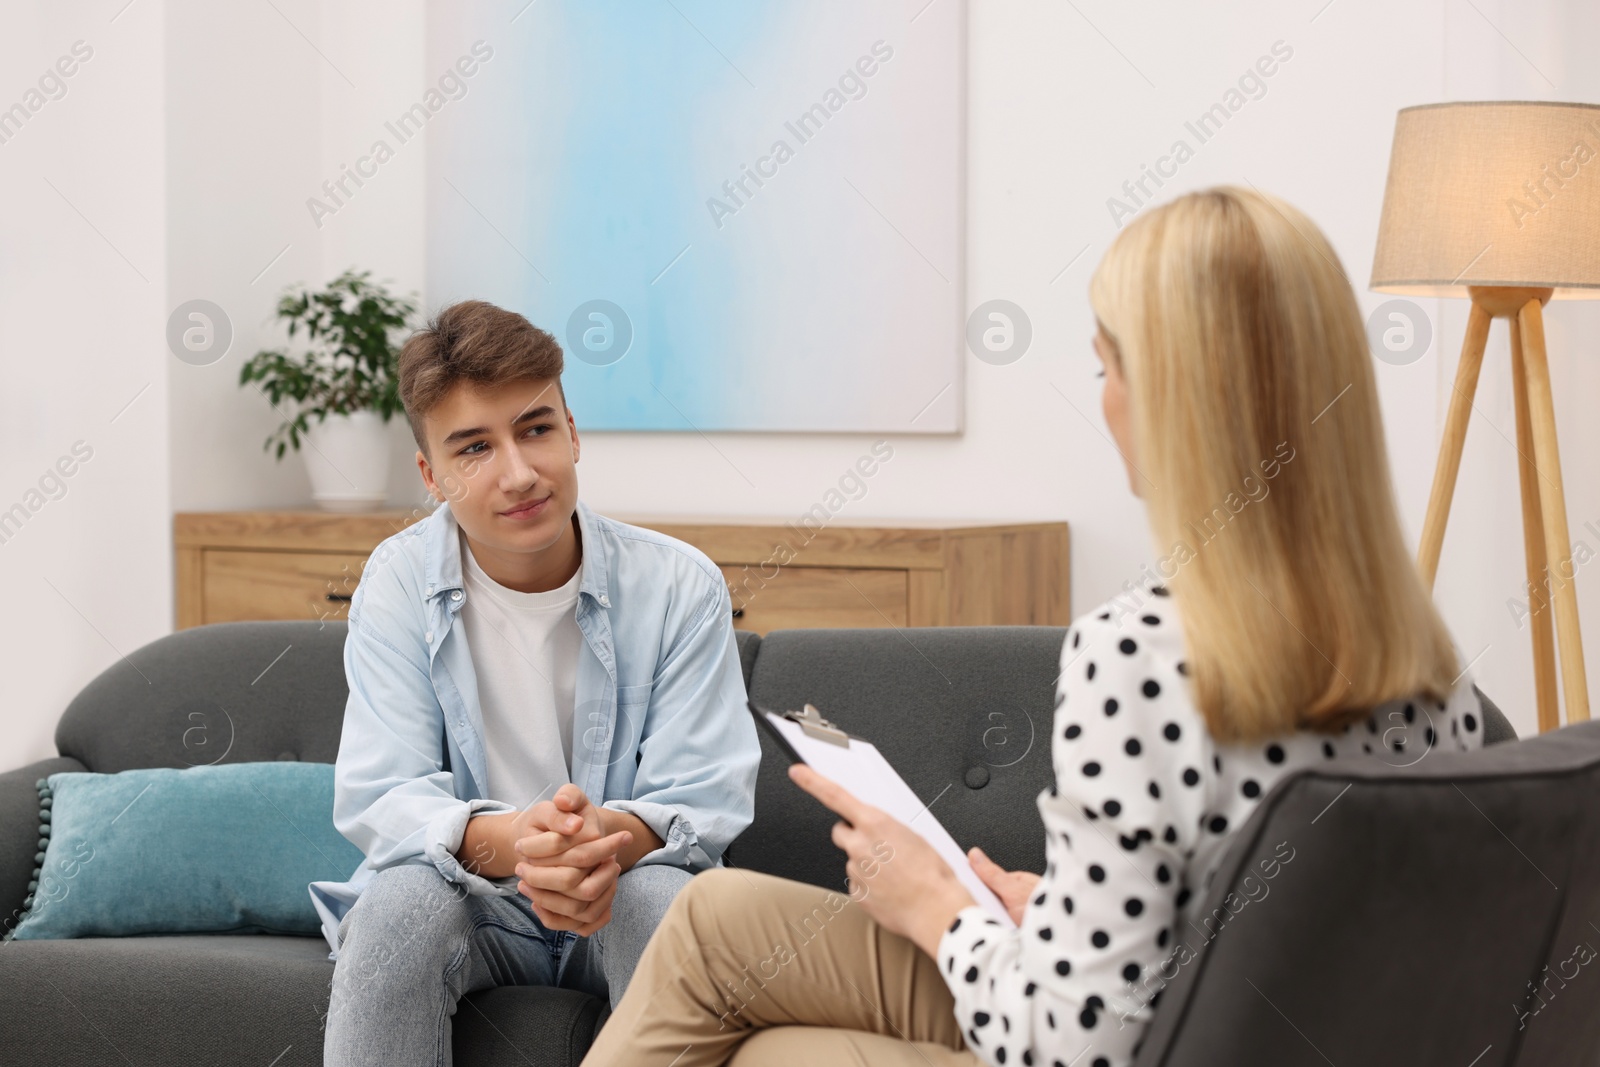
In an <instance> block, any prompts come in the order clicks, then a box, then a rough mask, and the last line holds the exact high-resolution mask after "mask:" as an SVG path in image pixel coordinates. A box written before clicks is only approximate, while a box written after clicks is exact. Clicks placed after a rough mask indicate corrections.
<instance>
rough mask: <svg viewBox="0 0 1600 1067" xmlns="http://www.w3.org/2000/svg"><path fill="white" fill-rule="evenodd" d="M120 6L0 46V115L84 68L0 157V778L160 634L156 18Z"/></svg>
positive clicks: (14, 21)
mask: <svg viewBox="0 0 1600 1067" xmlns="http://www.w3.org/2000/svg"><path fill="white" fill-rule="evenodd" d="M122 6H123V5H122V3H121V2H120V0H119V2H116V3H97V4H93V5H63V4H48V5H47V4H16V5H10V7H9V8H8V10H7V11H6V25H5V32H4V33H0V108H10V107H11V106H12V105H13V104H16V103H18V102H19V101H20V102H24V105H25V106H26V104H27V103H28V102H29V101H28V98H27V96H26V94H27V93H28V91H29V90H30V89H36V88H37V87H38V85H39V78H40V77H41V75H44V74H45V73H46V71H47V70H51V69H52V68H53V67H54V64H55V63H56V61H57V59H58V58H59V57H61V56H64V55H69V54H70V53H71V48H72V46H73V44H74V42H78V41H82V42H83V46H82V48H81V49H80V55H81V54H83V53H84V52H89V53H91V54H90V55H89V58H88V59H87V60H85V61H83V62H81V63H79V64H77V65H76V66H74V65H73V64H65V65H64V66H65V67H66V69H73V71H74V72H73V74H72V75H71V76H70V77H68V78H66V79H64V80H63V83H62V84H63V85H64V87H65V95H60V98H59V99H47V97H46V95H45V94H40V96H38V97H36V98H34V100H33V102H34V103H37V104H38V105H39V106H38V108H37V110H36V111H34V112H33V113H32V114H31V115H29V117H28V118H27V119H26V121H25V122H24V123H23V125H22V128H21V130H20V131H18V132H14V135H12V136H10V137H9V139H7V140H6V141H5V142H4V143H0V201H3V202H4V203H5V205H6V208H5V210H4V211H0V367H3V369H4V388H3V389H0V510H6V509H11V508H12V506H13V505H19V504H20V505H21V506H22V507H23V508H24V509H26V512H25V516H24V515H22V514H19V515H18V516H17V517H18V518H19V519H20V520H21V521H22V525H21V528H20V529H14V528H12V527H7V532H8V536H7V538H6V539H5V540H4V543H0V586H3V587H4V588H5V590H6V594H7V601H8V603H9V607H8V609H7V610H6V611H5V612H4V613H3V614H0V667H3V671H4V677H5V686H6V699H5V702H4V704H3V706H0V767H7V768H9V767H14V766H18V765H21V764H23V763H26V762H29V761H31V760H34V759H40V758H43V757H46V756H51V755H54V754H55V744H54V740H53V739H54V735H55V724H56V720H57V719H58V718H60V715H61V711H62V709H63V708H64V707H65V706H66V704H67V702H68V701H69V700H70V699H71V698H72V696H73V695H74V694H75V693H77V691H78V690H79V689H80V688H81V687H82V686H83V684H84V683H85V682H87V681H88V680H89V679H90V678H92V677H93V676H94V675H95V674H97V673H99V672H100V671H101V670H103V669H104V668H105V667H107V666H109V665H110V664H112V663H114V662H116V660H117V659H118V658H119V656H121V655H123V654H125V653H128V652H131V651H132V650H134V649H136V648H138V647H139V646H140V645H143V644H145V643H147V642H149V641H151V640H153V639H155V638H157V637H159V636H161V635H162V634H164V633H166V632H168V631H169V630H170V629H171V625H172V624H171V615H172V612H171V600H172V594H171V589H172V566H171V562H170V561H171V551H170V543H171V539H170V535H169V528H170V524H171V521H172V520H171V489H170V485H169V484H168V481H169V470H168V459H167V440H168V425H169V412H168V408H167V388H166V375H167V363H168V360H169V359H170V357H169V356H167V355H166V351H165V345H164V343H163V340H162V336H163V326H164V323H165V320H166V276H165V269H164V264H165V260H166V232H167V228H166V220H165V212H164V209H163V202H162V178H163V159H164V152H165V149H164V143H163V142H164V136H165V135H164V128H163V114H164V108H165V91H164V87H163V84H162V75H161V70H162V54H163V45H162V19H163V8H162V5H161V4H160V3H159V2H158V0H146V2H144V3H138V4H135V5H133V6H132V7H130V8H127V9H126V10H119V9H121V8H122ZM47 88H48V89H49V90H50V91H51V92H54V93H56V94H58V95H59V93H60V90H59V89H58V88H57V87H56V85H55V83H53V82H47ZM6 131H7V132H8V133H12V132H13V131H12V127H10V126H7V127H6ZM77 442H82V444H81V445H80V446H79V453H78V455H79V456H80V457H81V456H83V455H87V456H88V459H87V460H86V461H84V462H81V463H79V462H77V459H76V458H75V457H74V456H73V446H74V444H75V443H77ZM63 457H65V459H64V458H63ZM58 461H59V462H62V466H61V468H59V469H60V470H71V471H72V473H71V475H70V476H69V477H66V478H64V479H62V480H61V482H59V483H56V482H51V481H48V480H47V481H46V483H45V486H44V489H45V491H44V492H40V482H41V478H45V477H46V475H47V472H48V471H50V470H51V469H52V468H53V467H54V466H55V464H57V463H58ZM30 494H31V495H30ZM131 561H137V564H136V565H133V566H130V562H131Z"/></svg>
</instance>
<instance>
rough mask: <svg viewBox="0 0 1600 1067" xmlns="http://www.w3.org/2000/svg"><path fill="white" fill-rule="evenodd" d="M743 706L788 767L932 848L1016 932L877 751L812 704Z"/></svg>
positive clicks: (964, 859)
mask: <svg viewBox="0 0 1600 1067" xmlns="http://www.w3.org/2000/svg"><path fill="white" fill-rule="evenodd" d="M747 704H748V706H749V708H750V714H752V715H754V716H755V718H756V722H757V723H759V724H760V725H761V727H762V728H763V729H764V730H765V731H766V733H767V735H768V736H769V737H771V738H772V740H773V741H774V743H776V744H777V746H778V748H779V749H781V750H782V751H783V753H784V755H785V756H787V757H788V758H789V762H790V763H804V764H806V765H808V766H810V767H812V768H813V769H814V770H816V772H817V773H818V774H821V775H823V776H824V777H827V778H831V779H833V780H834V781H835V782H838V783H839V784H840V785H841V786H843V787H844V788H846V789H848V790H849V791H850V792H851V793H853V794H855V796H856V797H857V798H859V799H860V800H861V801H863V802H864V803H867V804H871V805H872V806H873V807H876V808H881V809H883V810H884V811H886V812H888V813H889V814H890V815H892V816H894V817H895V818H896V819H899V820H900V821H901V822H902V823H905V824H906V825H907V826H909V827H910V828H911V829H912V830H913V831H915V832H916V833H917V834H918V835H919V836H920V837H922V839H923V840H924V841H927V842H928V844H930V845H932V846H933V849H934V851H935V852H937V853H938V854H939V856H940V858H942V859H943V860H944V861H945V862H946V863H948V864H949V865H950V869H951V870H953V871H955V874H956V878H957V879H959V880H960V882H961V884H962V885H963V886H965V887H966V889H967V891H968V892H969V893H971V894H972V897H973V899H974V900H976V901H977V902H978V903H979V904H981V905H982V906H983V908H984V910H985V911H988V912H989V913H990V914H991V915H993V916H994V917H995V918H996V919H998V920H1000V922H1001V923H1003V924H1004V925H1005V927H1006V929H1008V930H1014V929H1016V925H1017V924H1016V923H1014V922H1012V921H1011V916H1010V915H1009V914H1007V912H1006V908H1005V905H1004V904H1002V903H1000V898H999V897H997V896H995V895H994V891H993V890H991V889H990V888H989V887H988V886H986V885H984V884H983V879H981V878H979V877H978V875H977V872H976V871H974V870H973V869H972V864H971V863H970V862H969V861H968V860H967V854H966V853H965V852H963V851H962V849H961V846H960V845H958V844H956V840H955V838H953V837H951V836H950V831H948V830H946V829H945V828H944V826H943V825H941V824H940V822H939V820H938V819H936V818H935V817H934V816H933V815H932V813H930V812H929V810H928V805H927V804H924V803H923V802H922V801H921V800H920V799H918V797H917V795H916V793H915V792H913V791H912V789H911V787H910V786H909V785H907V784H906V782H905V779H903V778H901V777H900V775H899V773H898V772H896V771H895V769H894V767H893V766H891V765H890V763H889V761H888V760H887V759H885V758H884V757H883V753H881V752H879V751H878V748H877V746H876V745H874V744H873V743H872V742H871V741H868V740H867V739H866V738H864V737H858V736H856V735H855V734H852V733H849V732H847V731H845V730H844V729H842V728H841V727H839V726H836V725H835V724H833V723H831V722H829V721H828V720H827V719H825V718H823V716H822V713H821V712H820V711H818V710H817V709H816V707H815V706H814V705H811V704H806V705H805V706H804V707H803V708H802V709H801V710H800V711H771V710H769V709H767V708H761V707H757V706H756V704H755V702H754V701H747ZM934 799H935V800H937V799H938V798H937V797H935V798H934ZM889 862H893V861H892V860H891V861H889ZM869 886H870V883H869Z"/></svg>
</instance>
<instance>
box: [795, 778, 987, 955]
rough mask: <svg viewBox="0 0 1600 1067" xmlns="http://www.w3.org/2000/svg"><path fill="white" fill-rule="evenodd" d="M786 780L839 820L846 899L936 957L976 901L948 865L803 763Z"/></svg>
mask: <svg viewBox="0 0 1600 1067" xmlns="http://www.w3.org/2000/svg"><path fill="white" fill-rule="evenodd" d="M789 777H790V778H791V779H793V781H794V783H795V784H796V785H798V786H799V787H800V788H801V789H804V790H805V791H806V792H807V793H810V794H811V795H812V796H814V797H816V798H817V799H818V800H820V801H822V803H823V804H824V805H826V806H827V807H828V808H829V809H830V810H832V811H834V812H836V813H837V814H839V815H841V816H843V818H844V820H845V821H844V822H838V823H835V824H834V826H833V843H834V844H836V845H838V846H839V847H840V848H842V849H844V851H845V853H846V854H847V855H848V859H847V860H846V862H845V872H846V875H847V877H848V879H849V886H850V899H852V900H854V901H855V902H856V903H857V904H859V905H861V907H862V908H863V909H864V910H865V911H866V913H867V914H868V915H870V916H872V918H873V919H875V920H877V922H878V924H879V925H880V926H882V927H883V928H884V929H886V930H888V931H890V932H891V933H896V934H899V935H901V936H902V937H905V938H907V939H909V940H910V941H912V942H913V943H914V944H915V945H916V946H917V947H918V948H920V949H922V951H924V952H926V953H927V954H928V955H929V956H930V957H936V956H937V954H938V949H939V938H940V937H941V936H943V934H944V932H945V930H946V929H947V928H948V927H949V926H950V923H951V922H952V921H953V920H954V919H955V917H956V913H957V912H959V911H960V910H961V909H962V908H964V907H966V906H968V905H969V904H975V903H977V901H975V900H973V899H972V894H971V893H969V892H967V890H966V888H965V887H964V886H963V885H962V884H961V883H960V882H959V881H957V880H956V873H955V872H954V871H952V870H951V869H950V865H949V864H948V863H946V862H945V861H944V860H943V859H942V858H940V856H939V854H938V853H937V852H935V851H934V850H933V846H932V845H930V844H928V843H927V842H926V841H924V840H923V839H922V838H921V837H920V836H918V834H917V833H916V831H914V830H912V829H911V828H910V827H909V826H906V825H905V824H904V823H902V822H900V821H899V820H898V819H896V818H894V817H893V816H892V815H890V814H888V813H887V812H885V811H883V810H881V809H879V808H875V807H873V806H872V805H870V804H864V803H862V802H861V801H860V800H857V799H856V798H855V796H854V795H853V794H851V793H850V792H849V791H847V790H846V789H844V788H843V787H842V786H840V785H839V784H838V783H837V782H834V781H832V780H831V779H828V778H824V777H823V776H822V775H820V774H818V773H817V772H816V771H814V770H812V769H811V768H810V767H808V766H806V765H805V764H803V763H796V764H794V765H793V766H791V767H790V768H789Z"/></svg>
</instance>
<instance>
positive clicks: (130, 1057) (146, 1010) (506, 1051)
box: [0, 934, 607, 1067]
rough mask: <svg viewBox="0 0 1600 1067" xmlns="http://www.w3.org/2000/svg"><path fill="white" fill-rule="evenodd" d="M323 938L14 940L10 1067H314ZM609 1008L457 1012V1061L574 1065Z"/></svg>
mask: <svg viewBox="0 0 1600 1067" xmlns="http://www.w3.org/2000/svg"><path fill="white" fill-rule="evenodd" d="M327 956H328V946H327V945H326V944H325V943H324V942H323V940H322V939H321V938H320V937H317V938H309V937H282V936H265V935H255V934H238V935H226V934H218V935H198V934H194V935H187V936H181V937H138V938H90V939H86V940H82V941H12V942H9V943H7V944H6V945H5V946H4V947H0V1018H3V1019H7V1020H11V1021H12V1022H13V1023H17V1022H20V1020H27V1024H26V1025H10V1026H8V1027H7V1031H8V1032H7V1034H6V1038H5V1058H6V1060H7V1062H11V1061H15V1062H17V1063H38V1064H51V1065H54V1067H79V1065H83V1067H89V1065H93V1067H102V1065H104V1064H118V1063H256V1064H272V1065H273V1067H292V1065H299V1064H304V1065H306V1067H313V1065H320V1064H321V1063H322V1024H323V1018H324V1016H325V1015H326V1013H327V1010H328V993H329V989H330V983H331V981H332V979H333V964H332V963H330V962H329V961H328V958H327ZM606 1012H607V1007H606V1005H605V1004H604V1003H603V1002H602V1001H600V1000H598V999H596V998H594V997H591V996H589V995H587V994H585V993H579V992H577V991H575V990H569V989H547V988H532V987H521V986H516V987H507V988H503V989H494V990H487V991H485V992H482V993H474V994H472V995H471V996H469V997H467V998H466V999H465V1001H464V1002H463V1003H462V1004H461V1005H460V1006H458V1007H457V1009H456V1016H455V1032H454V1048H455V1053H456V1056H455V1059H456V1062H457V1063H471V1064H481V1065H486V1067H500V1065H506V1067H511V1065H517V1067H528V1065H530V1064H531V1065H534V1067H575V1065H576V1064H577V1063H578V1062H579V1060H581V1059H582V1056H583V1052H584V1050H586V1049H587V1048H588V1047H589V1045H590V1044H591V1043H592V1041H593V1040H594V1034H595V1033H596V1031H597V1030H598V1028H599V1026H600V1023H601V1020H602V1018H603V1017H604V1015H605V1014H606Z"/></svg>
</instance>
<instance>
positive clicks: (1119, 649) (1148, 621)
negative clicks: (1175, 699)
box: [1061, 582, 1188, 674]
mask: <svg viewBox="0 0 1600 1067" xmlns="http://www.w3.org/2000/svg"><path fill="white" fill-rule="evenodd" d="M1097 656H1098V657H1099V660H1098V661H1097V660H1096V659H1095V658H1094V657H1097ZM1184 656H1185V652H1184V640H1183V622H1182V619H1181V618H1180V617H1179V613H1178V609H1177V605H1176V604H1175V603H1174V602H1173V598H1172V593H1171V591H1170V590H1169V589H1168V588H1167V587H1166V586H1165V585H1163V584H1161V583H1159V582H1150V583H1147V584H1145V585H1141V586H1134V585H1132V584H1131V583H1130V584H1129V585H1128V586H1127V587H1125V588H1124V590H1123V592H1121V593H1119V594H1118V595H1116V596H1114V597H1112V598H1111V599H1110V600H1107V601H1106V602H1105V603H1104V604H1101V605H1100V606H1099V607H1097V608H1094V609H1092V610H1090V611H1087V612H1085V613H1083V614H1082V615H1080V616H1078V617H1077V618H1076V619H1074V620H1073V621H1072V624H1071V625H1070V626H1068V627H1067V634H1066V640H1064V641H1063V642H1062V645H1061V668H1062V670H1063V671H1065V670H1067V669H1068V667H1069V665H1070V664H1075V663H1096V673H1098V672H1099V671H1100V670H1103V669H1107V668H1112V669H1115V668H1117V667H1120V668H1135V667H1138V666H1142V665H1146V664H1150V665H1156V664H1159V665H1161V666H1164V667H1167V668H1169V669H1171V670H1175V671H1176V672H1177V673H1178V674H1186V673H1187V672H1188V664H1187V663H1185V661H1184ZM1101 662H1103V663H1105V664H1106V666H1105V667H1101V666H1100V665H1099V663H1101Z"/></svg>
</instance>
